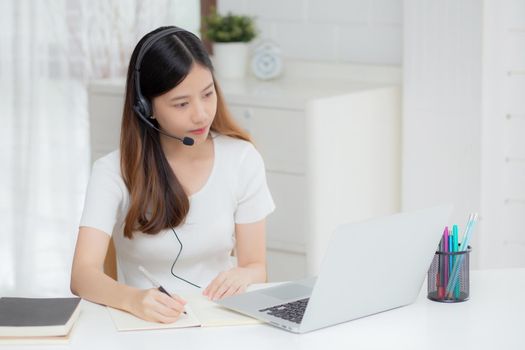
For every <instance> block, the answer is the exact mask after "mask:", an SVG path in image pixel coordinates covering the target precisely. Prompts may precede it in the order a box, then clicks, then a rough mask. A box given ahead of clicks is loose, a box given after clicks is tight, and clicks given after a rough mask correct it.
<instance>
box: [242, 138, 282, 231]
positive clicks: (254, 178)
mask: <svg viewBox="0 0 525 350" xmlns="http://www.w3.org/2000/svg"><path fill="white" fill-rule="evenodd" d="M237 186H238V187H237V209H236V211H235V223H237V224H247V223H252V222H257V221H259V220H262V219H264V218H265V217H266V216H267V215H268V214H270V213H271V212H272V211H274V209H275V204H274V202H273V199H272V195H271V194H270V190H269V189H268V184H267V182H266V173H265V168H264V161H263V159H262V157H261V155H260V154H259V152H258V151H257V150H256V149H255V147H254V146H253V145H252V144H249V147H248V149H247V151H246V152H245V154H244V155H243V159H242V160H241V163H240V167H239V172H238V183H237Z"/></svg>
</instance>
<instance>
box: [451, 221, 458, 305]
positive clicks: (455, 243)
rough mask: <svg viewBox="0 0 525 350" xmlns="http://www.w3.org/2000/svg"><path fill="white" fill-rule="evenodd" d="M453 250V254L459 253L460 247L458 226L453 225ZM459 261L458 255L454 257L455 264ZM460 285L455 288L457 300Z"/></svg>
mask: <svg viewBox="0 0 525 350" xmlns="http://www.w3.org/2000/svg"><path fill="white" fill-rule="evenodd" d="M452 248H453V252H458V251H459V246H458V225H453V226H452ZM456 260H457V255H454V258H453V262H454V263H455V262H456ZM459 287H460V286H459V283H456V288H454V297H455V298H456V299H459Z"/></svg>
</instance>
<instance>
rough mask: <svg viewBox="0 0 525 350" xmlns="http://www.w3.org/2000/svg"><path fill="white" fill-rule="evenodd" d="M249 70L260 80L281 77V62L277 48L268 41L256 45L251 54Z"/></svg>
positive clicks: (279, 50)
mask: <svg viewBox="0 0 525 350" xmlns="http://www.w3.org/2000/svg"><path fill="white" fill-rule="evenodd" d="M251 68H252V72H253V74H254V75H255V76H256V77H257V78H259V79H261V80H269V79H273V78H276V77H278V76H279V75H281V73H282V70H283V61H282V57H281V49H280V48H279V46H277V44H275V43H274V42H272V41H269V40H265V41H263V42H261V43H260V44H259V45H257V46H256V47H255V49H254V52H253V56H252V60H251Z"/></svg>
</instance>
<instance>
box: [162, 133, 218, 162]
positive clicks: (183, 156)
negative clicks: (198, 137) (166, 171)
mask: <svg viewBox="0 0 525 350" xmlns="http://www.w3.org/2000/svg"><path fill="white" fill-rule="evenodd" d="M212 142H213V141H212V139H211V134H208V137H207V138H206V141H205V142H203V143H200V144H194V145H192V146H186V145H184V144H183V143H182V142H181V141H179V140H176V139H173V138H171V137H168V136H165V135H162V136H161V139H160V144H161V146H162V150H163V151H164V154H165V156H166V159H167V160H168V161H170V162H171V161H190V162H191V161H194V160H198V159H202V158H203V157H207V156H209V153H210V146H211V143H212Z"/></svg>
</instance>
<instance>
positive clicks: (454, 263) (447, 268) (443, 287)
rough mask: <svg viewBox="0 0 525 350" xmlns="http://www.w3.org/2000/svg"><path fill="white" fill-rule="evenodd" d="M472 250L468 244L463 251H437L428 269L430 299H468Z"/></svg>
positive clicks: (443, 300) (459, 300)
mask: <svg viewBox="0 0 525 350" xmlns="http://www.w3.org/2000/svg"><path fill="white" fill-rule="evenodd" d="M471 250H472V249H471V247H470V246H468V247H467V250H465V251H462V252H441V251H436V253H435V254H434V259H433V260H432V264H431V265H430V268H429V269H428V279H427V280H428V281H427V283H428V294H427V298H428V299H430V300H434V301H439V302H443V303H457V302H461V301H466V300H468V298H469V293H470V290H469V288H470V286H469V285H470V278H469V271H470V267H469V259H470V251H471ZM447 287H448V289H447Z"/></svg>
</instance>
